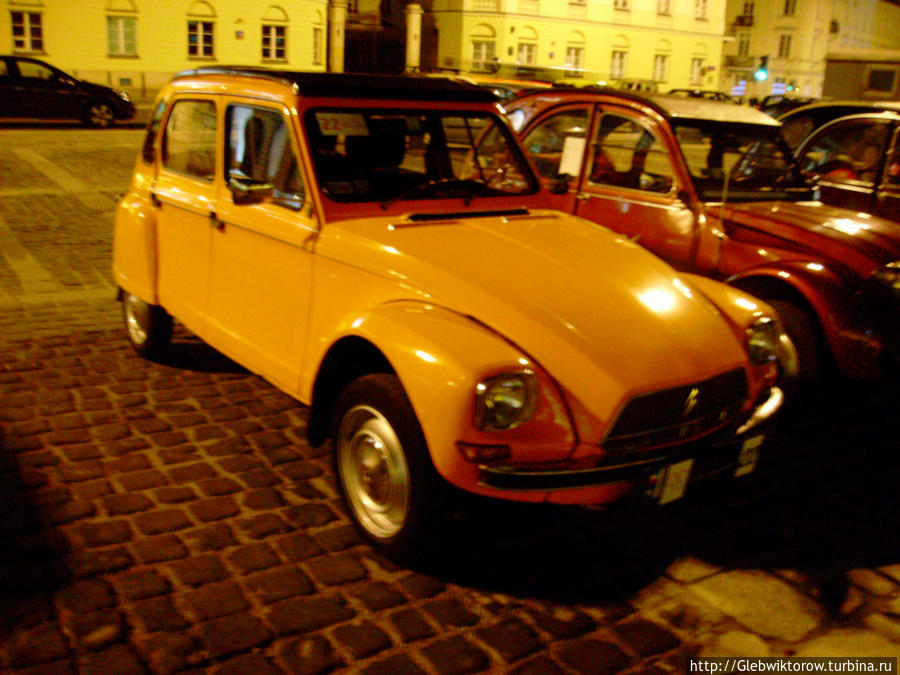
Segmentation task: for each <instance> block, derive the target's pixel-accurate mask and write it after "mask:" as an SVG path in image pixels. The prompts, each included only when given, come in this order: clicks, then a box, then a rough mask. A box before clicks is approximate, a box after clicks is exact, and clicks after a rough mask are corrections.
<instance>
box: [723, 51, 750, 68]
mask: <svg viewBox="0 0 900 675" xmlns="http://www.w3.org/2000/svg"><path fill="white" fill-rule="evenodd" d="M755 63H756V59H754V58H753V57H752V56H734V55H728V54H726V55H725V67H726V68H752V67H753V65H754V64H755Z"/></svg>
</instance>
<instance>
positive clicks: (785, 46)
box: [778, 35, 791, 59]
mask: <svg viewBox="0 0 900 675" xmlns="http://www.w3.org/2000/svg"><path fill="white" fill-rule="evenodd" d="M790 57H791V36H790V35H782V36H781V37H780V38H779V39H778V58H780V59H789V58H790Z"/></svg>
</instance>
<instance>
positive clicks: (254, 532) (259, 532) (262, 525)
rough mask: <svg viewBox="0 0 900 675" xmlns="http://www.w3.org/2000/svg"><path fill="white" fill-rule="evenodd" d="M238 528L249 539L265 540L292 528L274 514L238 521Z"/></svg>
mask: <svg viewBox="0 0 900 675" xmlns="http://www.w3.org/2000/svg"><path fill="white" fill-rule="evenodd" d="M238 526H239V527H240V528H241V530H243V531H244V533H245V534H246V535H247V536H248V537H250V538H251V539H265V538H266V537H271V536H272V535H275V534H281V533H283V532H290V531H291V530H293V529H294V528H293V527H292V526H291V525H290V524H289V523H287V522H285V521H284V520H283V519H282V518H281V517H280V516H278V515H276V514H274V513H261V514H259V515H256V516H251V517H249V518H243V519H241V520H240V521H238Z"/></svg>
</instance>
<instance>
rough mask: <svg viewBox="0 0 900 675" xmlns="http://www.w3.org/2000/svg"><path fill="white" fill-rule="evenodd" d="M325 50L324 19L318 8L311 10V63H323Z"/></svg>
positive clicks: (317, 64)
mask: <svg viewBox="0 0 900 675" xmlns="http://www.w3.org/2000/svg"><path fill="white" fill-rule="evenodd" d="M324 51H325V19H324V17H323V16H322V12H320V11H319V10H318V9H317V10H315V12H313V25H312V62H313V65H316V66H321V65H322V63H323V58H324V57H323V54H324Z"/></svg>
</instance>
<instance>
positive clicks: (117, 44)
mask: <svg viewBox="0 0 900 675" xmlns="http://www.w3.org/2000/svg"><path fill="white" fill-rule="evenodd" d="M106 44H107V51H108V52H109V55H110V56H116V57H121V56H125V57H134V56H137V7H136V6H135V4H134V2H132V0H109V2H107V3H106Z"/></svg>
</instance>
